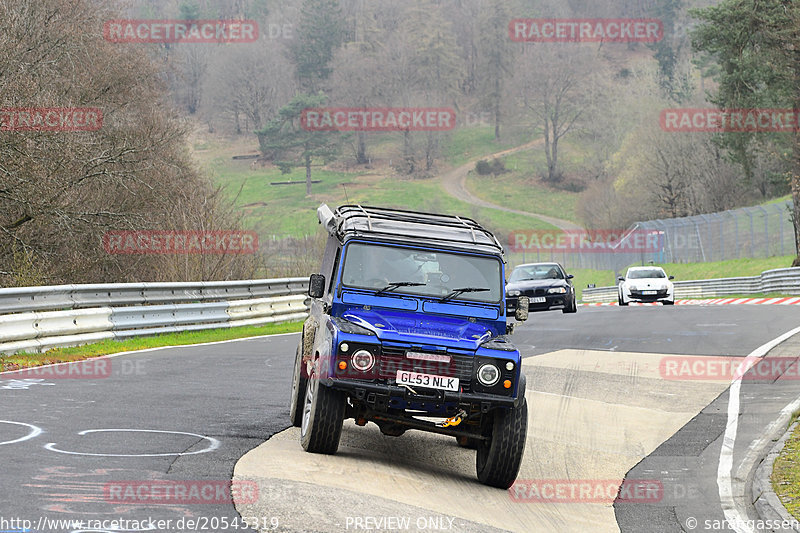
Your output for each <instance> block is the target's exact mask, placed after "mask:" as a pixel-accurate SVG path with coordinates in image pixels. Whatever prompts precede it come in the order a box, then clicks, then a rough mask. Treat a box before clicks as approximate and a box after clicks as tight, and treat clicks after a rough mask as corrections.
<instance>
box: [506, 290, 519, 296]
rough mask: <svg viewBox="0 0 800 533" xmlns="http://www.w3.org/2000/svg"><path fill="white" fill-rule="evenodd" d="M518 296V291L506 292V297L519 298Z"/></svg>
mask: <svg viewBox="0 0 800 533" xmlns="http://www.w3.org/2000/svg"><path fill="white" fill-rule="evenodd" d="M520 294H521V293H520V292H519V291H506V296H519V295H520Z"/></svg>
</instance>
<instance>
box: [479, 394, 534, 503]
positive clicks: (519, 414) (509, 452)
mask: <svg viewBox="0 0 800 533" xmlns="http://www.w3.org/2000/svg"><path fill="white" fill-rule="evenodd" d="M493 418H494V420H493V421H492V427H491V435H490V437H491V439H490V440H489V441H478V453H477V454H476V456H475V468H476V470H477V473H478V479H479V480H480V482H481V483H483V484H484V485H489V486H491V487H497V488H500V489H507V488H509V487H510V486H511V485H513V484H514V480H515V479H517V474H518V473H519V467H520V465H521V464H522V456H523V454H524V453H525V438H526V435H527V431H528V403H527V402H526V401H525V400H524V399H523V400H522V403H521V404H520V405H519V407H515V408H513V409H500V410H498V411H496V412H495V414H494V417H493Z"/></svg>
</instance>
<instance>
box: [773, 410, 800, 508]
mask: <svg viewBox="0 0 800 533" xmlns="http://www.w3.org/2000/svg"><path fill="white" fill-rule="evenodd" d="M797 418H798V413H794V416H793V419H792V421H793V422H794V421H795V420H797ZM770 479H771V481H772V489H773V490H774V491H775V494H777V495H778V498H779V499H780V501H781V503H782V504H783V505H784V507H786V510H787V511H789V513H790V514H791V515H792V516H793V517H795V518H797V519H800V424H798V425H797V426H795V428H794V430H793V431H792V436H791V437H789V439H788V440H787V441H786V444H785V445H784V447H783V450H782V451H781V453H780V455H779V456H778V457H777V459H775V462H774V463H773V465H772V476H770Z"/></svg>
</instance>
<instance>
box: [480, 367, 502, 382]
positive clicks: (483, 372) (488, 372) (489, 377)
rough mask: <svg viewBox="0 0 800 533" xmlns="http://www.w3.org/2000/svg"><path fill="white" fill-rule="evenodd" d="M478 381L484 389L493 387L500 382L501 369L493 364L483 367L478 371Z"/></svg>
mask: <svg viewBox="0 0 800 533" xmlns="http://www.w3.org/2000/svg"><path fill="white" fill-rule="evenodd" d="M478 381H480V383H481V385H483V386H484V387H491V386H493V385H495V384H496V383H497V382H498V381H500V369H499V368H497V367H496V366H494V365H493V364H491V363H486V364H484V365H481V367H480V368H479V369H478Z"/></svg>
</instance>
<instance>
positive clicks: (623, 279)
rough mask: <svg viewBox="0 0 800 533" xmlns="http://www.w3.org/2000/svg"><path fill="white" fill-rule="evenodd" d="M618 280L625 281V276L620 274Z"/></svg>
mask: <svg viewBox="0 0 800 533" xmlns="http://www.w3.org/2000/svg"><path fill="white" fill-rule="evenodd" d="M617 280H619V281H625V278H623V277H622V276H620V277H618V278H617Z"/></svg>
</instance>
